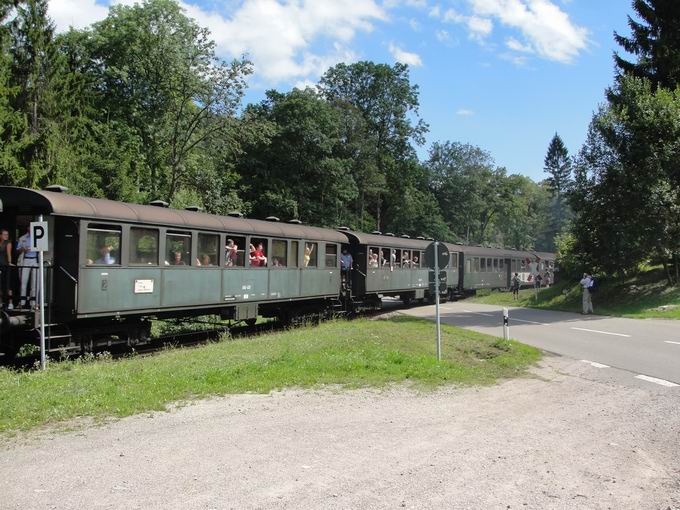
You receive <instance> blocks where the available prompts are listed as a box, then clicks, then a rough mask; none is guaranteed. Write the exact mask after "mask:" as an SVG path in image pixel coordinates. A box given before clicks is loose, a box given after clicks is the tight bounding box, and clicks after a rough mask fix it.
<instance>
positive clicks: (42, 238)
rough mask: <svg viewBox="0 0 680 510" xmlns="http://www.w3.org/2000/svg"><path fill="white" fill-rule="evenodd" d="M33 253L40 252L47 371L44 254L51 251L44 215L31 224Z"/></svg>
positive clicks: (42, 338) (42, 357)
mask: <svg viewBox="0 0 680 510" xmlns="http://www.w3.org/2000/svg"><path fill="white" fill-rule="evenodd" d="M30 232H31V251H37V252H38V280H39V287H38V294H39V296H40V297H39V301H38V302H39V303H40V368H41V369H42V370H45V268H44V262H45V259H44V255H43V252H45V251H47V250H48V249H49V237H48V231H47V222H46V221H43V217H42V214H41V215H40V216H39V218H38V221H32V222H31V229H30Z"/></svg>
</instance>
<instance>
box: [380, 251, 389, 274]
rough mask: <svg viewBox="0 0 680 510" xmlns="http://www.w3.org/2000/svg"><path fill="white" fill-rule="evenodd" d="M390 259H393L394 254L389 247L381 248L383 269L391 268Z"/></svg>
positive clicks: (381, 265)
mask: <svg viewBox="0 0 680 510" xmlns="http://www.w3.org/2000/svg"><path fill="white" fill-rule="evenodd" d="M390 260H392V255H391V253H390V249H389V248H381V249H380V267H381V268H383V269H389V268H390Z"/></svg>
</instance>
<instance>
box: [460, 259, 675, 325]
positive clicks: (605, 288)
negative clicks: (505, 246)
mask: <svg viewBox="0 0 680 510" xmlns="http://www.w3.org/2000/svg"><path fill="white" fill-rule="evenodd" d="M599 282H600V286H599V289H598V291H597V293H594V294H593V308H594V309H595V313H597V314H602V315H613V316H617V317H630V318H636V319H644V318H665V319H680V287H669V286H668V285H667V282H666V279H665V275H664V273H663V270H662V269H661V268H658V267H654V268H647V269H646V270H644V271H642V272H640V274H638V275H637V276H636V277H634V278H630V279H628V280H626V282H625V283H621V281H620V280H609V281H606V280H599ZM519 294H520V299H519V301H513V299H512V293H510V292H492V293H489V294H487V295H480V296H477V297H475V298H472V301H473V302H475V303H484V304H494V305H510V306H526V307H531V308H543V309H549V310H563V311H567V312H580V311H581V286H580V285H579V284H578V282H574V281H568V282H560V283H558V284H556V285H553V286H552V287H550V288H549V289H541V290H540V291H539V293H538V300H536V299H535V298H534V290H533V289H526V290H521V291H520V293H519ZM662 306H665V307H668V308H667V309H666V310H662V309H661V308H660V307H662Z"/></svg>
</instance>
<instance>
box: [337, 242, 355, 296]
mask: <svg viewBox="0 0 680 510" xmlns="http://www.w3.org/2000/svg"><path fill="white" fill-rule="evenodd" d="M353 264H354V260H353V259H352V255H351V254H350V252H349V251H348V250H347V248H343V250H342V255H340V277H341V279H342V285H343V287H346V286H347V282H348V281H349V279H348V276H349V272H350V271H351V270H352V265H353Z"/></svg>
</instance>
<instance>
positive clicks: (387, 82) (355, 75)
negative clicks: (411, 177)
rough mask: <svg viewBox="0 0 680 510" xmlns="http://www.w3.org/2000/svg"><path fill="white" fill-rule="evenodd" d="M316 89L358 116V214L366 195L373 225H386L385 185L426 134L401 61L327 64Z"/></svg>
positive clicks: (399, 171) (403, 167)
mask: <svg viewBox="0 0 680 510" xmlns="http://www.w3.org/2000/svg"><path fill="white" fill-rule="evenodd" d="M319 89H320V91H321V94H322V95H323V96H324V97H325V98H326V99H327V100H329V101H330V102H331V103H332V104H334V105H336V106H337V107H338V108H341V109H344V108H347V107H348V106H350V107H352V108H355V109H356V111H358V112H359V113H360V115H361V118H362V120H363V125H362V126H361V131H362V132H363V134H364V137H363V141H362V142H363V143H361V144H357V143H356V140H354V142H355V143H354V144H353V148H354V149H358V151H359V153H358V154H357V158H358V161H360V162H361V163H362V165H361V167H359V168H355V169H354V170H355V174H354V175H355V179H356V182H357V186H358V189H359V203H358V208H359V216H360V217H362V218H363V213H364V208H365V202H366V199H367V195H372V196H369V197H368V198H370V199H372V202H373V203H372V205H373V210H375V222H376V227H377V228H378V229H381V228H382V226H383V224H384V223H386V221H385V218H383V217H382V211H383V208H384V204H383V199H384V197H385V195H390V194H391V193H390V186H391V183H393V182H394V181H395V180H398V179H399V176H400V175H402V172H404V171H407V170H408V169H409V168H410V166H409V164H408V163H407V162H408V161H409V160H411V159H415V151H414V149H413V146H412V145H411V143H412V142H413V143H416V144H422V143H424V138H423V137H424V134H425V133H426V132H427V125H426V124H425V123H424V122H423V121H422V120H420V119H418V118H417V115H418V106H419V103H418V86H417V85H411V83H410V80H409V73H408V66H407V65H405V64H400V63H397V64H395V65H394V66H389V65H386V64H375V63H373V62H357V63H355V64H351V65H347V64H337V65H336V66H334V67H332V68H330V69H329V70H328V71H327V72H326V73H325V74H324V75H323V77H322V78H321V81H320V83H319ZM414 117H415V119H416V121H415V124H414V123H413V121H412V119H413V118H414ZM371 192H373V193H371ZM362 223H363V221H362Z"/></svg>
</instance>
